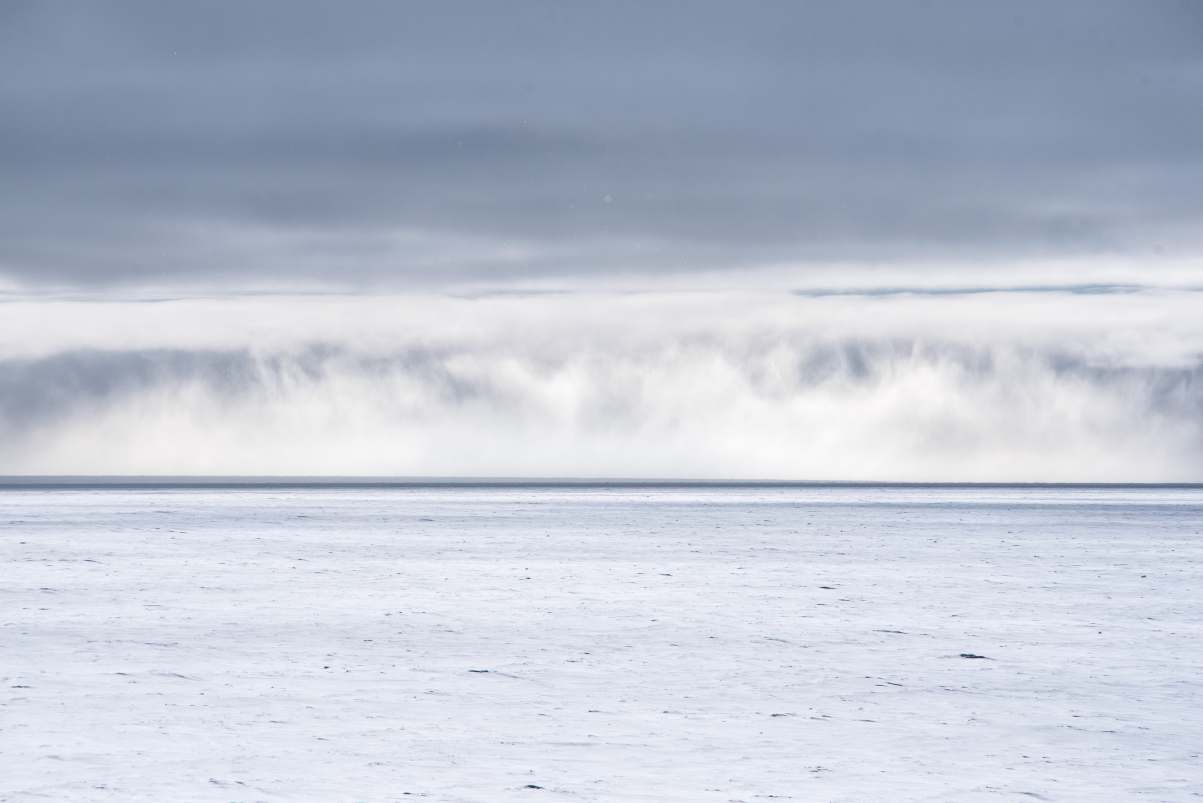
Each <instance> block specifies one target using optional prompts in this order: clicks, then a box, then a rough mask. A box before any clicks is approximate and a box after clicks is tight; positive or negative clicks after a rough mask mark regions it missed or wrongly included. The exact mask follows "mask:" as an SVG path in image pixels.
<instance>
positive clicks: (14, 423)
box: [0, 296, 1203, 481]
mask: <svg viewBox="0 0 1203 803" xmlns="http://www.w3.org/2000/svg"><path fill="white" fill-rule="evenodd" d="M173 303H175V304H176V306H177V308H175V309H168V310H166V312H167V313H168V314H167V315H166V316H164V312H165V310H164V305H162V304H159V305H141V306H139V305H132V308H133V311H132V312H130V311H126V312H125V313H124V314H122V315H115V314H114V310H112V309H109V308H105V307H104V305H101V304H84V305H75V307H70V306H69V305H68V306H67V307H62V306H59V307H54V306H53V305H49V306H48V305H41V306H42V307H43V309H42V310H41V311H42V313H43V314H45V315H47V316H49V317H50V318H52V319H53V318H54V317H55V316H56V315H57V316H60V318H59V324H58V325H55V326H53V327H52V328H51V330H50V331H53V332H54V333H55V336H56V338H57V342H54V341H53V340H48V341H47V342H45V343H43V344H42V346H41V347H40V348H39V349H37V350H35V352H36V353H35V352H30V353H24V354H18V353H9V354H7V355H6V356H5V357H4V359H3V360H2V361H0V470H2V471H3V472H5V473H9V474H23V473H24V474H42V473H46V474H54V473H73V474H80V473H86V474H92V473H95V474H126V473H128V474H155V473H167V474H324V475H329V474H356V475H369V474H370V475H459V476H485V475H489V476H577V477H580V476H588V477H599V476H609V477H698V478H782V479H888V480H1000V481H1005V480H1017V481H1059V480H1060V481H1189V480H1203V358H1200V356H1199V355H1200V354H1203V350H1201V349H1199V348H1198V346H1199V344H1200V343H1201V342H1203V340H1200V338H1199V336H1198V333H1197V332H1195V331H1194V330H1193V327H1194V326H1195V325H1194V324H1192V323H1191V322H1190V319H1189V318H1188V317H1183V316H1180V315H1179V316H1175V314H1174V310H1175V309H1176V307H1175V306H1174V304H1175V303H1176V302H1175V299H1172V298H1161V299H1153V300H1152V303H1150V299H1143V300H1141V299H1128V298H1126V297H1125V298H1108V299H1089V300H1085V301H1083V300H1074V301H1072V302H1065V301H1061V302H1060V303H1062V304H1066V303H1068V304H1069V306H1067V307H1065V308H1063V309H1062V310H1061V313H1060V315H1059V316H1058V315H1054V313H1055V309H1054V308H1053V307H1049V306H1047V305H1048V304H1050V303H1053V302H1052V301H1045V300H1043V299H1041V300H1040V303H1042V304H1045V306H1043V307H1040V308H1037V309H1033V308H1032V307H1030V306H1025V307H1024V309H1025V310H1026V312H1027V313H1028V314H1025V315H1024V316H1022V317H1023V321H1024V325H1023V326H1013V327H1011V328H1007V327H1006V326H1005V325H1004V324H1005V322H1006V321H1007V320H1009V319H1011V316H1010V315H1009V313H1011V312H1014V311H1015V310H1013V309H1011V308H1010V307H1009V306H1008V305H1018V304H1025V305H1030V304H1031V303H1032V302H1030V301H1025V300H1023V299H1012V298H1010V297H1007V298H1005V299H1002V300H1001V301H1000V300H997V299H996V300H994V301H992V302H990V304H989V306H986V305H983V306H981V307H980V308H979V309H980V311H981V314H980V315H978V316H977V322H976V324H975V325H973V326H970V325H968V323H967V321H968V320H969V319H970V318H972V317H973V311H972V310H967V309H966V308H965V304H964V302H963V300H962V301H961V302H958V303H957V304H955V305H953V304H951V303H950V302H947V301H942V300H936V301H931V300H923V299H919V300H912V299H903V300H892V299H891V300H884V301H880V302H874V304H875V305H876V306H868V307H866V305H865V304H864V303H863V302H862V303H860V304H859V305H855V304H851V302H845V301H844V300H830V299H822V300H815V299H796V298H794V299H785V300H783V299H780V298H778V297H776V296H774V297H772V298H768V299H760V300H749V299H747V298H745V299H742V300H740V299H731V298H726V299H725V300H724V299H718V300H717V301H716V300H710V299H705V298H701V299H686V300H684V301H682V299H680V298H678V297H663V298H660V297H653V298H627V299H617V300H616V299H597V298H593V299H584V300H576V301H565V300H563V299H547V298H539V297H533V298H519V299H514V298H504V299H486V300H483V301H482V300H476V301H471V300H463V299H459V300H451V301H447V300H430V301H429V302H428V303H423V302H422V301H421V300H415V299H412V298H410V299H393V300H392V301H391V302H390V301H387V300H382V299H379V298H373V299H370V300H367V301H364V302H362V303H363V304H367V305H371V308H372V309H376V310H379V309H381V307H380V305H382V304H384V305H385V306H388V305H389V304H391V305H392V307H391V308H392V309H393V311H394V312H395V313H397V314H396V317H395V318H392V319H388V320H387V321H385V320H384V319H383V318H380V319H378V320H377V322H376V324H371V323H370V322H369V323H364V320H365V318H362V317H361V318H360V320H359V325H358V326H346V327H343V329H342V331H343V332H344V335H345V336H344V337H342V338H341V339H340V338H336V337H331V336H330V335H331V334H332V332H333V331H334V329H333V328H332V327H327V326H325V325H323V323H322V321H323V320H327V321H333V320H335V319H336V318H337V316H334V317H331V316H333V315H334V313H333V312H332V311H331V309H330V307H329V305H330V304H333V303H335V302H332V301H330V300H329V299H327V300H324V301H323V302H322V305H325V306H321V307H320V308H314V307H308V308H306V307H305V306H304V302H302V301H295V300H294V301H280V300H259V301H255V302H252V303H251V304H250V306H248V307H246V308H245V309H244V310H243V312H244V313H245V314H243V315H241V316H239V315H238V314H236V313H231V312H230V307H229V305H226V306H225V307H223V309H225V310H226V312H227V314H233V315H234V318H233V319H231V320H227V321H226V322H225V323H226V325H225V326H220V327H215V328H211V329H210V328H205V327H203V326H201V323H202V322H203V321H205V320H206V319H207V318H206V315H205V311H204V309H203V308H198V307H196V306H192V307H189V306H188V305H187V304H184V303H183V302H173ZM341 303H342V307H340V309H341V312H340V313H339V314H340V315H342V316H349V315H350V312H353V311H355V309H356V307H355V305H356V303H358V302H355V301H354V300H351V301H344V302H341ZM714 303H722V304H725V305H726V307H727V309H726V313H725V314H724V315H723V316H722V318H721V322H722V324H723V325H714V324H715V319H714V316H715V309H714V307H713V306H711V305H713V304H714ZM447 304H450V305H452V307H451V308H454V309H455V310H457V311H458V314H457V315H455V316H452V317H450V318H447V319H446V322H445V323H444V324H442V325H439V324H437V323H436V322H435V320H436V319H437V318H438V317H439V314H440V310H441V312H442V313H446V312H447V311H448V310H449V309H451V308H448V307H444V306H441V305H447ZM573 304H578V305H580V306H579V308H578V309H577V313H578V314H577V315H573V314H572V309H571V307H572V305H573ZM839 304H849V305H848V306H833V305H839ZM298 305H300V306H298ZM916 305H920V306H916ZM924 305H926V306H924ZM1082 305H1094V306H1090V307H1085V308H1084V307H1083V306H1082ZM1116 305H1119V306H1116ZM167 306H169V307H170V306H171V304H170V303H169V304H168V305H167ZM432 307H433V309H432ZM152 308H153V309H152ZM143 309H145V310H147V311H146V312H141V311H140V310H143ZM269 309H270V310H274V311H275V315H276V317H275V318H274V321H275V329H274V330H273V331H275V332H276V335H277V336H275V337H266V336H264V337H259V338H254V337H252V335H251V334H250V333H251V332H252V331H254V330H255V329H256V327H260V328H261V327H263V326H264V325H265V319H266V318H267V317H270V316H267V315H266V313H267V312H268V310H269ZM365 309H366V308H360V309H359V312H361V313H362V312H364V311H365ZM72 310H74V313H73V314H74V317H75V318H77V319H78V320H79V321H81V322H89V328H86V329H83V330H80V331H79V332H78V334H79V337H78V338H72V337H69V336H67V335H68V334H69V333H68V329H69V328H70V327H68V326H66V325H65V324H63V323H62V320H64V319H63V318H62V317H61V316H62V315H65V314H67V312H71V311H72ZM925 311H926V312H925ZM941 311H943V312H941ZM1108 311H1110V313H1111V314H1112V315H1113V316H1115V315H1119V316H1121V317H1122V316H1124V315H1126V316H1128V320H1129V322H1130V323H1132V322H1138V321H1144V324H1143V326H1144V328H1145V329H1148V330H1149V331H1148V332H1147V333H1146V334H1148V335H1149V337H1148V338H1144V339H1142V337H1141V334H1142V332H1141V331H1140V330H1141V327H1140V326H1136V325H1130V326H1128V327H1127V328H1126V329H1125V334H1126V337H1123V338H1119V337H1116V336H1114V332H1113V331H1112V330H1111V329H1109V327H1108V326H1107V325H1106V324H1105V323H1104V322H1102V321H1101V320H1099V318H1098V316H1097V314H1101V313H1105V312H1108ZM1158 311H1160V312H1161V313H1162V314H1161V315H1160V316H1159V315H1157V314H1154V313H1157V312H1158ZM23 313H24V314H32V308H31V309H25V310H24V311H23ZM152 313H153V314H154V315H156V316H161V317H160V320H168V319H174V320H175V321H176V324H175V327H174V328H172V327H164V328H162V329H161V330H160V331H159V332H157V333H154V332H151V333H148V332H146V330H145V329H144V328H140V327H138V326H131V328H130V329H129V330H120V329H119V328H118V327H117V326H116V324H115V321H117V320H118V319H119V318H120V319H123V320H125V321H126V323H130V320H129V316H131V315H132V316H133V318H134V319H135V321H134V322H135V323H136V322H137V318H138V316H139V315H142V316H143V318H144V319H145V316H146V315H148V314H152ZM469 313H472V314H469ZM1092 313H1093V314H1092ZM96 316H99V317H96ZM106 316H112V317H106ZM941 316H943V318H942V317H941ZM953 316H955V317H953ZM1167 316H1168V317H1167ZM367 317H368V318H370V316H367ZM1054 318H1056V319H1057V320H1058V321H1059V328H1058V327H1056V326H1054ZM344 319H346V318H345V317H344ZM707 320H710V321H711V324H712V325H709V326H707V325H705V323H706V321H707ZM105 321H107V322H108V323H107V325H98V324H99V323H103V322H105ZM301 321H308V322H309V325H307V326H302V325H301V323H300V322H301ZM598 321H605V322H606V324H605V325H599V324H598ZM145 322H146V321H145V320H143V323H145ZM1042 322H1043V324H1042ZM236 324H241V325H242V328H240V326H239V325H236ZM954 324H955V325H954ZM1033 327H1034V330H1033ZM1109 331H1111V332H1112V334H1111V336H1108V335H1107V332H1109ZM123 332H124V334H123ZM132 332H137V333H138V335H137V337H134V336H133V335H132V334H130V333H132ZM284 332H290V333H291V336H289V337H285V336H284V335H283V334H281V333H284ZM1154 333H1156V334H1158V335H1159V336H1160V340H1158V339H1157V338H1155V337H1153V336H1152V335H1153V334H1154ZM84 335H86V336H87V338H86V339H88V340H90V341H91V345H90V346H89V345H84V343H83V342H82V340H83V339H84V338H83V336H84ZM155 339H157V340H158V341H160V345H157V346H155V345H148V341H153V340H155ZM240 340H241V341H243V342H242V344H241V345H239V341H240ZM1141 344H1143V345H1141ZM11 351H12V350H10V352H11Z"/></svg>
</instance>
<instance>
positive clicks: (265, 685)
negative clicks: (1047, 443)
mask: <svg viewBox="0 0 1203 803" xmlns="http://www.w3.org/2000/svg"><path fill="white" fill-rule="evenodd" d="M970 656H972V657H970ZM0 680H2V686H0V800H4V801H76V800H98V801H101V800H103V801H156V802H157V803H162V802H163V801H259V800H263V801H278V800H279V801H284V800H288V801H410V800H417V799H425V800H430V801H481V802H482V803H485V802H489V803H491V802H492V801H524V802H525V801H533V802H536V803H542V802H544V801H548V802H551V801H721V802H722V803H727V801H747V803H752V802H753V801H769V800H777V801H788V800H795V801H920V800H922V801H1006V800H1025V801H1031V800H1049V801H1111V800H1114V801H1140V800H1147V801H1188V800H1193V801H1199V800H1201V799H1203V755H1201V753H1203V489H1201V488H1197V487H1195V488H1191V487H1110V488H1102V487H981V486H978V487H967V486H927V487H923V486H911V487H898V486H893V487H868V486H816V485H800V486H727V487H723V486H696V485H695V486H687V485H681V486H647V485H625V486H624V485H609V486H567V485H554V484H550V485H542V486H539V485H514V486H507V487H499V486H489V485H483V484H476V485H473V484H465V485H458V486H440V485H410V486H401V487H385V486H358V487H355V486H350V485H347V486H334V485H326V486H316V487H288V486H285V485H267V486H262V487H247V486H237V485H231V486H227V487H217V486H213V487H181V486H170V487H168V486H164V487H153V488H147V487H132V486H121V485H110V486H105V487H94V486H88V485H75V486H71V487H67V486H63V487H57V488H50V487H35V486H29V485H24V486H17V487H13V486H9V487H6V488H4V489H0Z"/></svg>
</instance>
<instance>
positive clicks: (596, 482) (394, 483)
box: [0, 476, 1203, 490]
mask: <svg viewBox="0 0 1203 803" xmlns="http://www.w3.org/2000/svg"><path fill="white" fill-rule="evenodd" d="M389 488H396V489H407V488H408V489H423V488H429V489H437V488H447V489H454V488H464V489H490V488H494V489H530V490H535V489H599V490H605V489H615V490H640V489H648V490H656V489H702V490H705V489H715V490H721V489H733V490H738V489H774V488H783V489H788V488H903V489H906V488H913V489H957V488H965V489H991V488H995V489H1020V490H1024V489H1026V490H1040V489H1048V490H1056V489H1062V488H1063V489H1091V488H1096V489H1117V490H1120V489H1151V490H1152V489H1165V490H1173V489H1182V490H1191V489H1203V483H1191V482H1184V483H1139V482H1134V483H1123V482H1119V483H1095V482H1082V483H1078V482H1065V483H1057V482H1053V483H1050V482H889V481H881V482H869V481H839V480H689V479H654V480H653V479H649V480H643V479H605V478H600V479H577V478H554V477H551V478H548V477H538V478H501V477H465V478H456V477H199V476H198V477H187V476H179V477H142V476H11V477H2V476H0V490H175V489H178V490H189V489H194V490H240V489H247V490H249V489H263V490H289V489H296V490H303V489H352V490H354V489H362V490H371V489H389Z"/></svg>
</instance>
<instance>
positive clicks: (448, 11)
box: [0, 0, 1203, 288]
mask: <svg viewBox="0 0 1203 803" xmlns="http://www.w3.org/2000/svg"><path fill="white" fill-rule="evenodd" d="M0 109H2V110H3V113H2V114H0V273H2V274H3V275H4V276H6V277H7V278H8V279H9V280H10V282H13V283H17V284H19V285H22V286H27V285H37V286H51V285H53V286H58V287H62V286H80V287H85V286H86V287H96V286H104V285H108V284H111V283H122V284H126V285H128V284H131V283H134V284H137V283H153V284H165V283H171V282H173V281H184V282H187V283H190V284H197V283H213V284H215V285H217V286H219V287H223V288H235V287H237V286H239V285H247V284H255V283H259V284H266V285H271V286H279V285H281V284H287V283H289V282H290V281H296V282H306V283H310V282H313V281H318V282H331V283H339V284H347V283H362V282H371V283H375V284H380V283H384V284H389V283H393V284H396V285H398V286H408V285H411V284H412V283H413V282H415V281H420V282H431V281H433V282H442V281H455V280H458V279H462V278H472V279H480V278H484V279H487V280H495V281H506V280H510V279H530V278H540V277H543V278H546V277H553V278H554V277H560V276H566V277H568V276H572V277H575V276H582V275H590V276H598V275H600V276H614V275H618V274H622V275H635V276H647V275H653V274H659V273H664V272H669V273H674V274H677V273H681V272H684V273H687V274H688V273H689V272H691V271H697V270H703V269H704V270H715V269H719V270H728V269H729V270H741V269H745V268H749V267H755V266H758V265H767V264H772V265H780V264H789V265H799V266H803V267H805V266H806V265H814V264H819V263H822V264H829V263H832V262H835V263H844V262H855V263H872V264H878V265H881V264H884V265H907V266H916V265H930V264H933V263H939V264H942V265H960V266H971V267H972V266H979V267H980V266H983V265H996V266H997V265H1005V264H1009V263H1015V262H1017V261H1021V260H1025V259H1046V258H1068V257H1100V256H1101V257H1108V258H1118V259H1128V260H1136V261H1143V262H1145V263H1149V262H1152V261H1157V260H1161V259H1163V258H1181V257H1187V258H1189V257H1191V256H1194V255H1197V254H1198V253H1199V245H1200V235H1199V234H1198V230H1199V226H1198V223H1199V220H1200V213H1201V212H1203V193H1201V192H1200V191H1199V187H1200V186H1203V6H1201V5H1200V4H1198V3H1194V2H1190V1H1189V0H1180V1H1178V2H1160V1H1159V0H1132V2H1105V1H1104V0H1060V1H1059V2H1051V3H1050V2H959V1H958V2H953V1H952V0H949V2H919V1H918V0H917V1H916V2H839V3H836V2H830V3H795V2H782V3H757V2H751V3H732V2H727V3H707V2H693V3H643V2H639V3H635V2H631V3H625V2H608V3H589V4H586V3H561V2H545V3H540V2H526V1H525V0H515V2H504V3H495V2H488V3H462V2H438V3H399V2H381V3H360V2H356V3H321V4H319V3H307V2H301V3H298V2H256V3H235V2H228V3H220V2H218V3H189V4H180V3H161V2H117V3H77V2H54V1H53V0H49V1H42V0H39V1H37V2H34V1H33V0H31V1H30V2H20V1H19V0H14V1H11V2H6V3H4V4H2V5H0ZM893 281H895V283H897V280H896V279H894V280H893Z"/></svg>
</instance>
